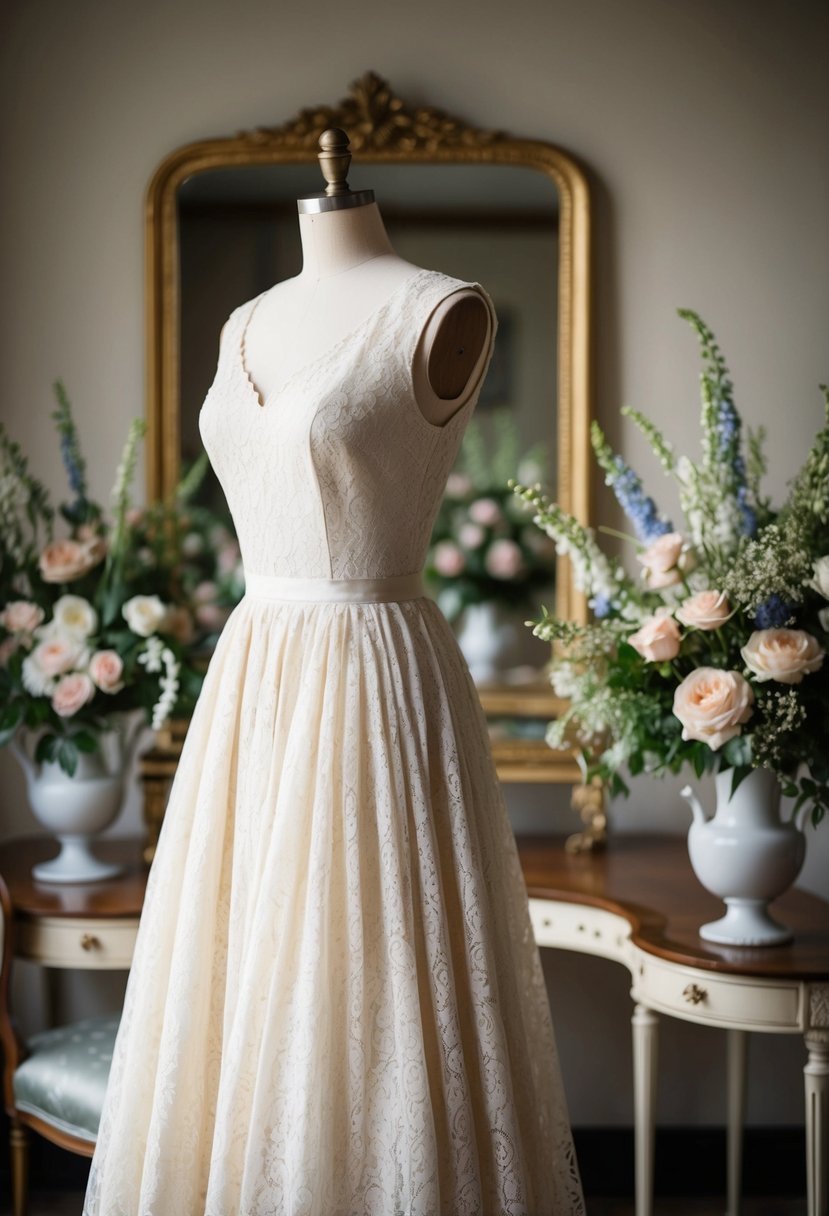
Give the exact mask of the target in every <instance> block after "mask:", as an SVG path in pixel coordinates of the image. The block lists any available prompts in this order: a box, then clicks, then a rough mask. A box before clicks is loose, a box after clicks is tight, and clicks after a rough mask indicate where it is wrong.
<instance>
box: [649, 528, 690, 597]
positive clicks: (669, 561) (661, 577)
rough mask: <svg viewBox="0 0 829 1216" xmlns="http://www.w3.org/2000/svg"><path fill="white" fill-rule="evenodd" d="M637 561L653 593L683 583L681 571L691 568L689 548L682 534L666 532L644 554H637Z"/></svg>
mask: <svg viewBox="0 0 829 1216" xmlns="http://www.w3.org/2000/svg"><path fill="white" fill-rule="evenodd" d="M636 560H637V561H638V562H640V563H641V565H642V573H643V574H644V577H645V582H646V583H647V585H648V587H650V588H651V590H653V591H656V590H658V589H659V588H660V587H673V586H674V585H675V584H676V583H680V582H682V573H681V571H683V570H685V569H687V568H688V566H689V561H688V552H687V546H686V544H685V541H684V539H683V537H682V534H681V533H680V532H666V533H665V535H664V536H660V537H658V538H657V539H656V540H655V541H654V542H653V544H651V545H649V546H648V548H647V549H645V551H644V552H643V553H637V555H636Z"/></svg>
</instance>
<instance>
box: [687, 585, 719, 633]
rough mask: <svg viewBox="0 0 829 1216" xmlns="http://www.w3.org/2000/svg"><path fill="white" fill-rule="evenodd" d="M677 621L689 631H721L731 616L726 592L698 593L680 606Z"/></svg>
mask: <svg viewBox="0 0 829 1216" xmlns="http://www.w3.org/2000/svg"><path fill="white" fill-rule="evenodd" d="M676 615H677V619H678V620H680V621H682V624H683V625H687V626H688V627H689V629H705V630H711V629H719V627H720V625H724V624H725V622H726V621H727V620H728V618H729V616H730V615H731V605H730V604H729V602H728V600H727V599H726V596H725V592H724V591H698V592H697V594H696V595H691V596H689V597H688V599H687V600H683V602H682V603H681V604H680V605H679V607H678V608H677V610H676Z"/></svg>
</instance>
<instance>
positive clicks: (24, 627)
mask: <svg viewBox="0 0 829 1216" xmlns="http://www.w3.org/2000/svg"><path fill="white" fill-rule="evenodd" d="M44 615H45V614H44V611H43V609H42V608H41V607H40V605H39V604H33V603H32V602H31V601H30V600H12V601H11V602H10V603H8V604H6V607H5V608H4V609H3V612H2V614H0V624H3V625H5V627H6V629H8V630H9V632H10V633H32V632H33V630H34V629H36V628H37V626H38V625H39V624H40V622H41V621H42V620H43V617H44Z"/></svg>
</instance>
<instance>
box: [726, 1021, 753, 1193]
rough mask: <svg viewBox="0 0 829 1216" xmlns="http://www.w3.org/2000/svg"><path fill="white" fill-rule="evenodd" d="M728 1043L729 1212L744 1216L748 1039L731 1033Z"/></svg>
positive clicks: (742, 1033) (739, 1034) (736, 1033)
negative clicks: (744, 1129) (742, 1211)
mask: <svg viewBox="0 0 829 1216" xmlns="http://www.w3.org/2000/svg"><path fill="white" fill-rule="evenodd" d="M726 1035H727V1043H728V1212H727V1216H740V1194H741V1191H742V1178H743V1124H744V1123H745V1108H746V1055H747V1049H748V1035H747V1034H746V1032H745V1031H744V1030H727V1031H726Z"/></svg>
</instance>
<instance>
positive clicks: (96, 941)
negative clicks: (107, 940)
mask: <svg viewBox="0 0 829 1216" xmlns="http://www.w3.org/2000/svg"><path fill="white" fill-rule="evenodd" d="M100 944H101V939H100V938H99V937H96V936H95V934H94V933H84V934H83V935H82V936H81V948H82V949H83V950H95V949H97V947H98V946H100Z"/></svg>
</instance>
